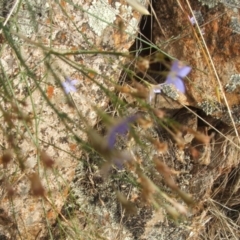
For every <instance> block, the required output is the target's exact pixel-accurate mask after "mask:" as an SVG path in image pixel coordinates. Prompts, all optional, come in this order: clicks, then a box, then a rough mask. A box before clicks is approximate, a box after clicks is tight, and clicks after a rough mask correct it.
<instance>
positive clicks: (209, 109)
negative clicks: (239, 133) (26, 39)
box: [198, 100, 221, 115]
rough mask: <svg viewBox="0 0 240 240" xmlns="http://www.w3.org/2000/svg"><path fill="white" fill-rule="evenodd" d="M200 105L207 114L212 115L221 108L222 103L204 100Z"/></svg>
mask: <svg viewBox="0 0 240 240" xmlns="http://www.w3.org/2000/svg"><path fill="white" fill-rule="evenodd" d="M198 106H199V107H200V108H201V109H202V110H203V111H204V112H205V113H206V114H207V115H212V114H213V113H215V112H217V111H220V110H221V105H220V103H219V102H214V101H207V100H205V101H203V102H201V103H198Z"/></svg>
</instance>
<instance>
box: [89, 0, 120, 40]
mask: <svg viewBox="0 0 240 240" xmlns="http://www.w3.org/2000/svg"><path fill="white" fill-rule="evenodd" d="M87 12H88V13H89V16H88V17H89V26H90V27H91V28H92V29H93V31H94V32H95V33H96V34H97V35H98V36H101V35H102V33H103V30H104V29H105V28H106V27H107V26H109V24H112V23H113V22H114V21H115V20H116V14H117V13H118V11H117V10H116V9H114V8H112V7H111V6H110V5H109V3H108V1H107V0H102V1H99V0H93V2H92V5H91V6H90V7H89V9H88V11H87Z"/></svg>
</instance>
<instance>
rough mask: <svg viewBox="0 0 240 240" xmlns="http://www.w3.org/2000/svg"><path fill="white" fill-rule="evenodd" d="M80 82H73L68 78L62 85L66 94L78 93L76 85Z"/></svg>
mask: <svg viewBox="0 0 240 240" xmlns="http://www.w3.org/2000/svg"><path fill="white" fill-rule="evenodd" d="M77 82H78V80H71V79H69V78H66V81H65V82H63V83H62V86H63V89H64V92H65V93H66V94H68V93H70V92H76V91H77V89H76V87H75V86H74V85H76V84H77Z"/></svg>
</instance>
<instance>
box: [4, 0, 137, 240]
mask: <svg viewBox="0 0 240 240" xmlns="http://www.w3.org/2000/svg"><path fill="white" fill-rule="evenodd" d="M18 3H19V5H18V6H17V7H16V9H15V11H14V14H13V16H12V18H11V19H10V20H9V21H8V23H7V25H6V27H5V28H4V30H3V31H2V35H1V39H2V40H1V41H2V43H3V44H4V45H3V46H4V47H3V48H2V49H1V70H0V72H1V77H2V78H3V79H4V81H3V85H4V83H8V85H7V88H6V89H7V90H6V91H9V96H10V97H9V96H8V95H7V94H5V96H4V95H1V96H0V98H1V104H3V105H1V111H2V112H3V110H4V112H5V111H6V116H9V115H7V113H9V112H11V113H13V114H12V115H11V116H13V115H14V114H15V115H14V116H16V119H14V121H13V125H11V127H10V128H9V122H8V121H6V119H5V121H3V123H2V125H1V130H0V136H1V139H2V143H1V144H2V145H1V146H2V147H3V149H12V154H13V161H12V162H10V163H9V164H8V165H7V167H6V168H4V167H1V168H0V173H1V175H0V176H1V206H0V207H1V213H0V214H1V218H2V219H5V223H2V222H1V221H0V232H1V234H5V237H6V238H11V239H28V240H31V239H40V238H41V237H43V236H44V235H45V234H46V232H47V226H49V225H51V224H52V223H53V222H54V221H55V219H56V216H57V215H58V214H59V212H60V210H61V208H62V206H63V204H64V201H65V199H66V197H67V194H68V188H69V183H70V182H71V180H72V179H73V177H74V172H75V167H76V165H77V162H78V161H79V159H80V158H81V146H80V144H79V145H78V144H77V143H76V141H75V139H76V138H77V139H78V143H79V142H80V140H85V139H86V135H85V133H84V131H83V130H82V128H83V127H84V124H83V121H82V119H81V118H80V117H79V114H80V113H81V116H84V118H85V119H86V120H87V122H88V124H89V126H93V125H94V124H95V123H96V119H97V114H96V113H95V112H94V111H93V109H92V106H97V107H100V108H104V107H106V105H107V103H108V98H107V97H106V95H105V94H104V92H103V90H102V89H101V86H100V84H101V85H102V86H108V88H109V90H111V85H110V83H111V82H113V81H117V79H118V76H119V75H120V72H121V70H122V69H121V67H120V66H121V64H123V63H124V57H121V56H117V55H116V56H115V55H114V54H110V51H111V53H114V52H125V53H127V52H128V49H129V47H130V46H131V44H132V43H133V40H134V37H135V36H136V34H137V29H138V27H137V25H138V22H139V20H140V18H141V15H140V14H139V13H137V12H136V11H134V10H133V9H132V8H131V7H130V6H128V5H126V3H125V1H122V0H120V1H116V0H114V1H110V2H109V1H107V0H102V1H98V0H94V1H88V0H80V1H79V0H73V1H70V2H69V1H65V0H61V1H45V0H44V1H19V2H18ZM11 6H13V5H11ZM6 9H7V10H6ZM9 9H10V8H5V7H4V14H3V11H2V12H1V13H2V16H3V17H6V16H8V14H10V11H9ZM1 10H3V9H1ZM10 29H11V34H10ZM104 51H109V54H100V53H101V52H102V53H103V52H104ZM66 78H70V79H75V80H77V81H75V82H77V83H76V86H75V87H76V92H74V93H71V97H70V95H67V96H66V95H65V94H64V91H63V90H64V89H63V88H62V87H61V83H62V82H63V81H66ZM93 80H96V81H95V83H94V81H93ZM4 86H5V85H4ZM10 90H11V91H10ZM8 97H9V98H8ZM20 101H22V102H23V105H22V106H20V105H18V104H19V102H20ZM72 105H75V106H76V108H77V109H78V110H76V108H75V109H74V108H72V107H71V106H72ZM16 109H18V110H16ZM19 109H20V110H19ZM21 113H24V114H26V115H27V116H29V119H31V121H30V122H31V124H30V123H26V122H21V121H20V117H19V116H20V115H21ZM2 114H3V113H1V116H2ZM8 119H9V118H8ZM26 119H27V118H26ZM9 121H10V120H9ZM66 125H67V126H68V127H67V128H66ZM40 150H44V152H46V153H47V154H48V155H49V158H51V159H53V160H54V163H55V164H54V169H53V170H50V169H47V170H46V169H45V168H44V167H43V165H42V163H41V162H40V159H41V151H40ZM2 154H3V150H2ZM45 156H46V155H45ZM46 164H51V161H50V162H48V163H46ZM36 174H37V175H36ZM33 176H35V177H33ZM36 176H39V179H37V177H36ZM36 182H37V183H38V185H37V187H36ZM34 184H35V185H34ZM34 186H35V187H34ZM10 187H11V188H10ZM36 188H37V189H36ZM10 190H11V191H10ZM34 195H35V196H34ZM36 195H37V196H36ZM38 195H42V196H43V195H44V197H38ZM3 222H4V221H3ZM6 226H7V227H6Z"/></svg>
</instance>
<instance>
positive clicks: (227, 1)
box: [221, 0, 240, 8]
mask: <svg viewBox="0 0 240 240" xmlns="http://www.w3.org/2000/svg"><path fill="white" fill-rule="evenodd" d="M221 3H223V4H224V5H226V6H227V7H230V8H239V7H240V1H239V0H221Z"/></svg>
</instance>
